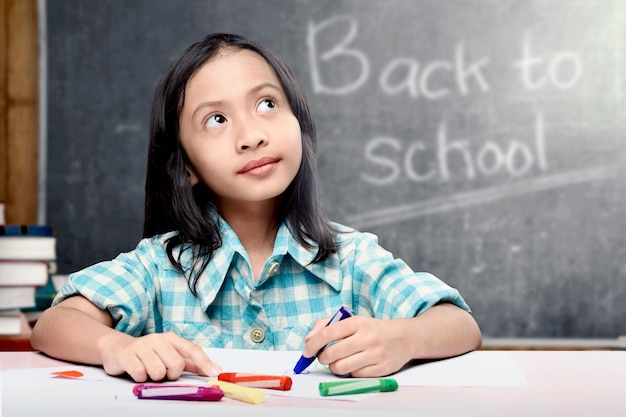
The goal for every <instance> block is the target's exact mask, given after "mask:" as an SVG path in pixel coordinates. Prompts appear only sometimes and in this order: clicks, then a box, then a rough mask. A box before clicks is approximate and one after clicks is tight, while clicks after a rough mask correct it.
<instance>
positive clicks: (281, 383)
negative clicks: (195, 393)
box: [217, 372, 292, 391]
mask: <svg viewBox="0 0 626 417" xmlns="http://www.w3.org/2000/svg"><path fill="white" fill-rule="evenodd" d="M217 379H218V380H220V381H226V382H231V383H233V384H238V385H244V386H246V387H253V388H267V389H276V390H280V391H289V390H290V389H291V383H292V382H291V378H290V377H288V376H287V375H255V374H245V373H241V372H224V373H221V374H219V375H218V376H217Z"/></svg>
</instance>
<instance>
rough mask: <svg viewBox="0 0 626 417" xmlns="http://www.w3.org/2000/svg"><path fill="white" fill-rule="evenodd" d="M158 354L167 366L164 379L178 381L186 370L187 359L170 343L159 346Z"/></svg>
mask: <svg viewBox="0 0 626 417" xmlns="http://www.w3.org/2000/svg"><path fill="white" fill-rule="evenodd" d="M156 353H157V355H158V356H159V358H160V359H161V362H162V363H163V365H164V366H165V375H164V377H166V378H167V379H168V380H170V381H174V380H176V379H178V378H179V377H180V376H181V374H182V373H183V371H184V369H185V358H183V357H182V356H181V355H180V353H179V352H178V351H177V350H176V349H175V348H174V347H173V346H172V345H170V344H168V343H166V344H163V345H161V346H159V347H158V350H157V352H156Z"/></svg>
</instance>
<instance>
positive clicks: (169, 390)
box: [133, 383, 224, 401]
mask: <svg viewBox="0 0 626 417" xmlns="http://www.w3.org/2000/svg"><path fill="white" fill-rule="evenodd" d="M133 394H135V395H136V396H137V398H140V399H142V400H187V401H219V400H221V399H222V397H223V396H224V392H223V391H222V390H221V389H220V388H219V387H215V386H201V385H175V384H154V383H153V384H136V385H135V386H134V387H133Z"/></svg>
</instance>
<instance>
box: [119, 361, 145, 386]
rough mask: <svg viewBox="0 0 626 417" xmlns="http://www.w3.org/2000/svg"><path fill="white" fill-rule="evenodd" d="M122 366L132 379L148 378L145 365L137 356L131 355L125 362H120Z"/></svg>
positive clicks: (138, 380) (141, 379)
mask: <svg viewBox="0 0 626 417" xmlns="http://www.w3.org/2000/svg"><path fill="white" fill-rule="evenodd" d="M122 367H123V368H124V369H125V371H126V373H127V374H128V375H130V377H131V378H132V379H133V381H135V382H146V381H147V380H148V373H147V371H146V367H145V366H144V364H143V362H142V361H141V359H140V358H139V357H138V356H133V357H132V359H130V360H129V361H128V362H127V363H125V364H122Z"/></svg>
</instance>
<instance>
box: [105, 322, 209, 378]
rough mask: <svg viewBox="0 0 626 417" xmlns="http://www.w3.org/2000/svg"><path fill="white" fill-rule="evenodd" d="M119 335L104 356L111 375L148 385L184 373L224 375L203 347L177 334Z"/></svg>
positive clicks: (106, 367)
mask: <svg viewBox="0 0 626 417" xmlns="http://www.w3.org/2000/svg"><path fill="white" fill-rule="evenodd" d="M119 335H120V336H121V337H120V338H115V339H116V340H115V341H111V342H112V343H111V344H109V345H108V346H107V348H106V349H105V353H104V355H103V364H102V365H103V367H104V370H105V372H106V373H107V374H109V375H121V374H123V373H124V372H126V373H128V374H129V375H130V377H131V378H132V379H133V380H134V381H135V382H145V381H147V380H148V379H151V380H153V381H161V380H163V379H168V380H176V379H178V378H179V377H180V376H181V374H182V373H183V372H184V371H188V372H193V373H195V374H198V375H203V376H217V375H218V374H219V373H220V372H221V368H220V366H219V365H216V364H215V363H214V362H213V361H212V360H211V359H209V357H208V356H207V355H206V353H205V352H204V350H202V348H201V347H200V346H198V345H196V344H194V343H193V342H190V341H189V340H186V339H183V338H182V337H180V336H178V335H176V334H175V333H153V334H149V335H145V336H141V337H132V336H129V335H126V334H122V333H119Z"/></svg>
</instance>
